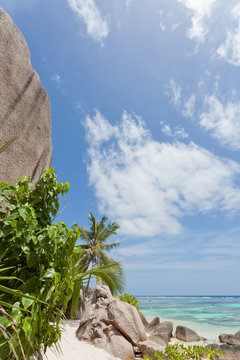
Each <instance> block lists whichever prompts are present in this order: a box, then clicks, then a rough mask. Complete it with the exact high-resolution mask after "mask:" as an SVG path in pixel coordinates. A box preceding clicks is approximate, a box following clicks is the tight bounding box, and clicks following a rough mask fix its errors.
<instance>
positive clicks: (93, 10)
mask: <svg viewBox="0 0 240 360" xmlns="http://www.w3.org/2000/svg"><path fill="white" fill-rule="evenodd" d="M68 4H69V6H70V8H71V9H72V10H73V11H74V13H75V14H76V15H77V16H78V17H79V18H80V19H82V20H83V21H84V22H85V24H86V25H87V33H88V34H89V35H90V36H91V37H92V38H93V39H94V40H95V41H98V42H100V43H102V42H103V40H104V39H105V38H106V37H107V36H108V33H109V27H108V23H107V20H106V19H104V18H103V17H102V16H101V14H100V11H99V10H98V8H97V6H96V4H95V2H94V0H68Z"/></svg>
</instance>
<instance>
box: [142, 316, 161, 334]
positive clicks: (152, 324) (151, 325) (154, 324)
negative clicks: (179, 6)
mask: <svg viewBox="0 0 240 360" xmlns="http://www.w3.org/2000/svg"><path fill="white" fill-rule="evenodd" d="M159 325H160V318H159V316H156V317H155V318H153V319H152V321H150V323H148V325H147V326H146V327H145V330H146V332H147V333H150V332H152V331H153V329H155V328H156V327H158V326H159Z"/></svg>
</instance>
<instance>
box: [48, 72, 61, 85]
mask: <svg viewBox="0 0 240 360" xmlns="http://www.w3.org/2000/svg"><path fill="white" fill-rule="evenodd" d="M51 79H52V80H53V81H54V82H55V83H56V84H57V86H58V87H60V85H61V83H62V79H61V76H60V75H59V74H54V75H53V76H52V77H51Z"/></svg>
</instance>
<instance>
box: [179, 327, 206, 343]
mask: <svg viewBox="0 0 240 360" xmlns="http://www.w3.org/2000/svg"><path fill="white" fill-rule="evenodd" d="M174 337H176V338H177V339H179V340H182V341H186V342H195V341H200V340H203V338H202V337H201V336H199V335H198V334H197V333H196V332H195V331H194V330H191V329H189V328H187V327H185V326H177V328H176V332H175V335H174Z"/></svg>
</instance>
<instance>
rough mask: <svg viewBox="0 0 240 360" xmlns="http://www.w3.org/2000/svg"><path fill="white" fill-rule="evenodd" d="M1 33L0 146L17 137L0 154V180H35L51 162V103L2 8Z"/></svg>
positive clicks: (23, 43)
mask: <svg viewBox="0 0 240 360" xmlns="http://www.w3.org/2000/svg"><path fill="white" fill-rule="evenodd" d="M0 33H1V36H0V63H1V66H0V109H1V112H0V141H1V143H0V146H1V145H3V144H5V143H6V142H7V141H8V140H10V139H12V138H13V137H15V136H17V139H16V140H15V141H14V142H13V143H12V144H11V145H10V146H9V147H8V148H7V149H6V150H5V151H4V152H3V153H2V154H0V162H1V166H0V181H8V182H10V183H14V182H15V180H16V179H17V178H19V177H22V176H23V175H29V176H30V177H31V180H32V182H35V181H37V180H38V179H39V178H40V174H41V172H42V171H43V170H45V169H46V168H49V167H50V165H51V157H52V142H51V117H50V102H49V98H48V95H47V93H46V91H45V90H44V88H43V86H42V84H41V82H40V79H39V77H38V75H37V73H36V72H35V71H34V70H33V68H32V66H31V60H30V53H29V49H28V46H27V44H26V42H25V40H24V37H23V35H22V34H21V32H20V31H19V29H18V28H17V26H16V25H15V24H14V23H13V21H12V20H11V18H10V17H9V16H8V15H7V14H6V13H5V12H4V11H3V10H2V9H1V8H0Z"/></svg>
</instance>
